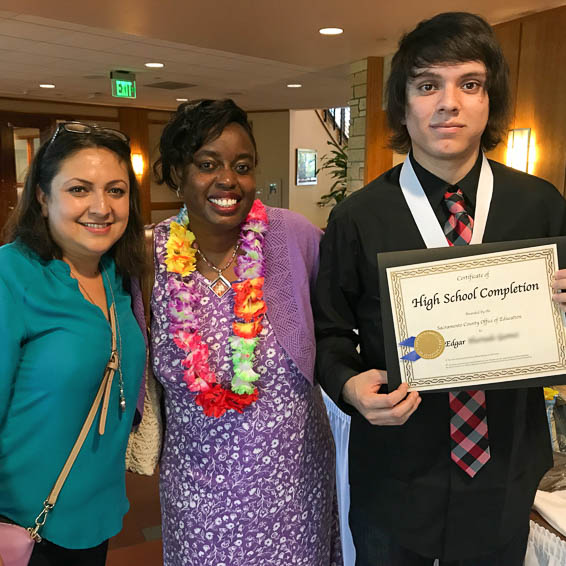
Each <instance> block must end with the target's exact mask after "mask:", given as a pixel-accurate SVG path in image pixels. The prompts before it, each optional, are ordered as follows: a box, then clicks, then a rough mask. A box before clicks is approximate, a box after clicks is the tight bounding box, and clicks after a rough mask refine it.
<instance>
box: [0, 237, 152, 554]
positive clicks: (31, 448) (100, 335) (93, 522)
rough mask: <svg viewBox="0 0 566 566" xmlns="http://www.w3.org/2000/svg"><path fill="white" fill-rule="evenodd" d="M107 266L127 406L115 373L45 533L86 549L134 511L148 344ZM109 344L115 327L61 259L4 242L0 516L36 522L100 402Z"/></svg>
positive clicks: (107, 262) (0, 261) (0, 257)
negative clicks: (135, 449) (136, 428)
mask: <svg viewBox="0 0 566 566" xmlns="http://www.w3.org/2000/svg"><path fill="white" fill-rule="evenodd" d="M102 265H103V267H104V268H105V270H106V273H107V275H108V279H109V281H110V285H111V287H112V292H113V294H114V298H115V302H116V311H117V318H118V325H119V338H118V348H119V350H120V353H121V356H120V358H121V369H122V375H123V379H124V393H125V397H126V410H125V412H122V411H121V409H120V407H119V384H118V372H116V374H115V376H114V381H113V383H112V392H111V397H110V404H109V408H108V416H107V421H106V432H105V434H104V435H103V436H100V435H99V434H98V415H97V417H96V419H95V421H94V423H93V426H92V427H91V430H90V432H89V434H88V436H87V438H86V441H85V443H84V445H83V447H82V449H81V451H80V453H79V456H78V458H77V460H76V462H75V464H74V466H73V468H72V470H71V473H70V474H69V477H68V478H67V481H66V483H65V485H64V486H63V489H62V491H61V494H60V496H59V500H58V501H57V504H56V506H55V508H54V509H53V510H52V511H51V512H50V513H49V515H48V517H47V522H46V523H45V526H44V527H43V529H42V530H41V531H40V533H41V535H42V536H44V537H45V538H46V539H47V540H49V541H51V542H53V543H55V544H58V545H60V546H63V547H65V548H90V547H92V546H96V545H98V544H100V543H101V542H102V541H104V540H106V539H107V538H109V537H111V536H113V535H115V534H116V533H118V532H119V531H120V529H121V528H122V518H123V516H124V515H125V513H126V512H127V510H128V508H129V504H128V500H127V498H126V491H125V464H124V453H125V450H126V445H127V441H128V433H129V431H130V429H131V426H132V420H133V416H134V411H135V407H136V400H137V397H138V391H139V388H140V383H141V379H142V375H143V370H144V366H145V346H144V339H143V336H142V333H141V330H140V328H139V326H138V324H137V322H136V320H135V318H134V315H133V313H132V308H131V297H130V295H129V294H128V293H127V292H126V291H125V290H124V288H123V287H122V280H121V277H120V276H119V274H118V273H116V269H115V265H114V261H113V260H112V259H111V258H107V257H105V258H103V259H102ZM103 279H104V286H105V288H106V296H107V299H108V304H110V303H111V301H112V293H111V291H110V289H109V288H108V282H107V280H106V278H105V277H103ZM110 350H111V331H110V325H109V324H108V322H107V320H106V318H105V316H104V314H103V313H102V311H101V310H100V309H99V308H98V307H97V306H95V305H93V304H92V303H90V302H88V301H87V300H86V299H85V298H84V297H83V295H82V293H81V292H80V290H79V287H78V284H77V281H76V280H75V279H73V278H71V276H70V269H69V266H68V265H67V264H66V263H65V262H63V261H60V260H52V261H48V262H44V261H41V260H40V259H39V258H38V257H37V255H35V254H34V253H33V252H31V251H30V250H29V249H28V248H27V247H25V246H24V245H22V244H18V243H12V244H8V245H6V246H2V247H0V351H1V353H2V355H1V356H0V360H1V363H0V515H4V516H5V517H8V518H9V519H12V520H13V521H15V522H16V523H18V524H19V525H22V526H24V527H28V526H30V525H33V524H34V520H35V517H36V516H37V515H38V513H39V512H40V511H41V509H42V507H43V501H44V500H45V499H46V497H47V495H48V494H49V492H50V491H51V488H52V487H53V484H54V482H55V480H56V479H57V476H58V474H59V472H60V471H61V468H62V466H63V464H64V462H65V460H66V459H67V456H68V455H69V451H70V450H71V447H72V446H73V444H74V442H75V440H76V438H77V436H78V433H79V431H80V429H81V426H82V424H83V422H84V420H85V418H86V415H87V413H88V411H89V408H90V406H91V404H92V401H93V400H94V397H95V395H96V392H97V390H98V387H99V385H100V382H101V380H102V375H103V371H104V368H105V367H106V364H107V362H108V359H109V357H110ZM99 412H100V411H99Z"/></svg>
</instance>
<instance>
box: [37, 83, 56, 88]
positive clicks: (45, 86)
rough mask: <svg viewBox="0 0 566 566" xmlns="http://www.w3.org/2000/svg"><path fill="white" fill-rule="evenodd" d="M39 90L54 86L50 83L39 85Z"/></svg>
mask: <svg viewBox="0 0 566 566" xmlns="http://www.w3.org/2000/svg"><path fill="white" fill-rule="evenodd" d="M39 88H55V85H52V84H50V83H44V84H40V85H39Z"/></svg>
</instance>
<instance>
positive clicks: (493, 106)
mask: <svg viewBox="0 0 566 566" xmlns="http://www.w3.org/2000/svg"><path fill="white" fill-rule="evenodd" d="M468 61H481V62H482V63H483V64H484V65H485V68H486V70H487V93H488V96H489V118H488V122H487V126H486V128H485V130H484V132H483V135H482V137H481V146H482V148H483V149H484V150H490V149H493V148H494V147H495V146H496V145H497V144H498V143H499V142H500V141H501V139H502V138H503V136H504V134H505V131H506V129H507V126H508V123H509V111H510V104H509V100H510V90H509V68H508V66H507V62H506V61H505V57H504V56H503V52H502V50H501V47H500V45H499V43H498V41H497V38H496V37H495V34H494V32H493V29H492V28H491V26H490V25H489V24H488V23H487V22H486V21H485V20H484V19H483V18H481V17H480V16H476V15H475V14H469V13H466V12H446V13H443V14H438V15H437V16H434V17H433V18H431V19H429V20H424V21H422V22H420V23H419V24H418V25H417V27H416V28H415V29H414V30H413V31H411V32H410V33H408V34H405V35H404V36H403V37H402V38H401V41H400V42H399V49H398V50H397V52H396V53H395V55H394V56H393V60H392V62H391V73H390V75H389V78H388V80H387V120H388V123H389V127H390V128H391V131H392V134H391V137H390V140H389V146H390V147H391V148H392V149H394V150H395V151H398V152H399V153H407V152H408V151H409V150H410V149H411V138H410V136H409V132H408V131H407V127H406V126H405V124H404V121H405V114H406V108H407V84H408V81H409V80H410V79H412V78H414V77H415V71H416V70H417V69H422V68H424V67H429V66H433V65H438V64H443V63H464V62H468Z"/></svg>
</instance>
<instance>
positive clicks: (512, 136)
mask: <svg viewBox="0 0 566 566" xmlns="http://www.w3.org/2000/svg"><path fill="white" fill-rule="evenodd" d="M530 149H531V129H530V128H518V129H515V130H509V136H508V137H507V159H506V160H505V161H506V164H507V165H508V166H509V167H513V169H518V170H519V171H524V172H525V173H526V172H527V170H530V167H529V165H530V161H529V157H531V156H530V155H529V153H530ZM533 157H534V156H533ZM529 172H530V171H529Z"/></svg>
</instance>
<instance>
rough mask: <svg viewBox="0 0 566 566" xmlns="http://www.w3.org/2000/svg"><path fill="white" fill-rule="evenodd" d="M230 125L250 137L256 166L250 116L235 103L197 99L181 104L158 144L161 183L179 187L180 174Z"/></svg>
mask: <svg viewBox="0 0 566 566" xmlns="http://www.w3.org/2000/svg"><path fill="white" fill-rule="evenodd" d="M229 124H239V125H240V126H242V128H244V130H245V132H246V133H247V134H248V136H249V137H250V140H251V142H252V145H253V147H254V152H255V155H256V164H257V147H256V142H255V138H254V135H253V132H252V127H251V124H250V123H249V122H248V115H247V113H246V112H245V111H244V110H242V109H241V108H240V107H239V106H238V105H237V104H236V103H235V102H234V101H233V100H231V99H225V100H208V99H204V100H194V101H191V102H184V103H183V104H180V105H179V107H178V108H177V111H176V112H175V114H174V115H173V117H172V118H171V120H170V121H169V123H168V124H167V125H166V126H165V128H164V129H163V134H162V135H161V140H160V142H159V152H160V154H161V155H160V157H159V159H158V160H157V161H156V162H155V164H154V165H153V172H154V175H155V178H156V180H157V182H158V183H159V184H163V183H165V184H166V185H168V186H169V187H170V188H171V189H173V190H177V189H178V188H180V187H179V172H181V171H182V170H183V169H184V168H185V166H186V165H188V164H189V163H192V161H193V156H194V154H195V153H196V152H197V151H198V150H199V149H200V148H201V147H202V146H203V145H204V144H205V143H208V142H211V141H213V140H215V139H216V138H218V137H220V135H221V134H222V132H223V131H224V128H226V126H228V125H229Z"/></svg>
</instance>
